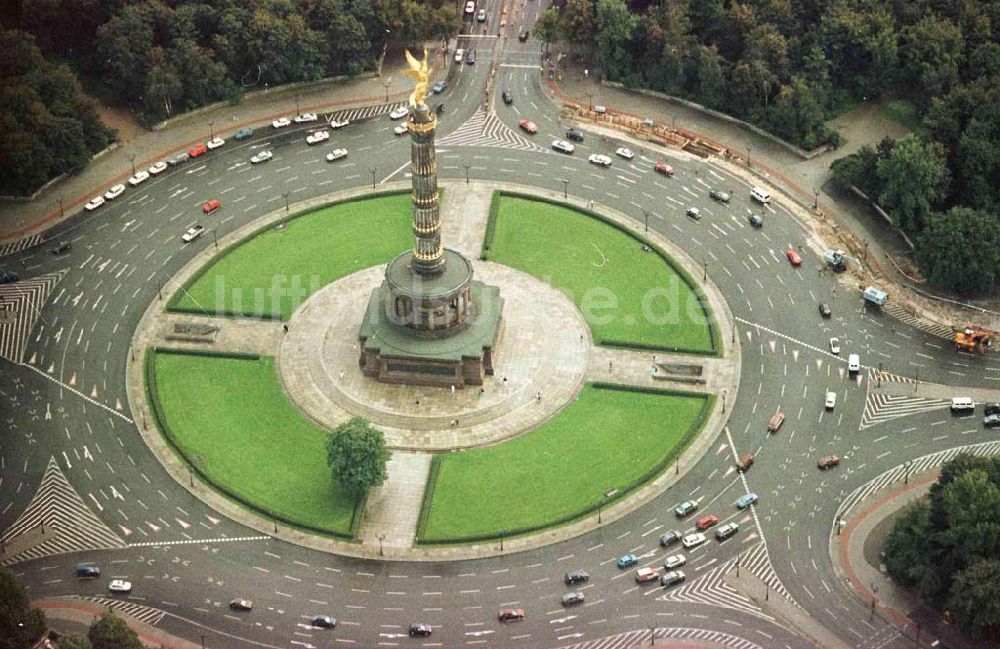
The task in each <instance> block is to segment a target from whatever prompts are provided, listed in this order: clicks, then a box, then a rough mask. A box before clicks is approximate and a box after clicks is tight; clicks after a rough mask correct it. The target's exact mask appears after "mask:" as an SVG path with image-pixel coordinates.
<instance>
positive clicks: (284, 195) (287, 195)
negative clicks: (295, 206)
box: [281, 192, 290, 212]
mask: <svg viewBox="0 0 1000 649" xmlns="http://www.w3.org/2000/svg"><path fill="white" fill-rule="evenodd" d="M289 196H290V194H289V193H288V192H285V193H284V194H282V195H281V197H282V198H284V199H285V211H286V212H287V211H288V197H289Z"/></svg>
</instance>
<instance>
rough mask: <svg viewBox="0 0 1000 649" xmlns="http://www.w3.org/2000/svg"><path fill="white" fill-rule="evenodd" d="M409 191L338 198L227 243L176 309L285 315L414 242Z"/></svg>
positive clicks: (181, 296) (178, 297) (182, 295)
mask: <svg viewBox="0 0 1000 649" xmlns="http://www.w3.org/2000/svg"><path fill="white" fill-rule="evenodd" d="M411 207H412V206H411V204H410V194H409V192H405V193H402V194H395V195H390V196H379V197H374V198H368V199H359V200H353V201H347V202H344V203H337V204H335V205H331V206H329V207H324V208H322V209H319V210H316V211H314V212H309V213H307V214H303V215H302V216H298V217H296V218H293V219H290V220H288V221H285V222H284V224H283V227H282V228H280V229H275V228H273V227H272V228H268V229H267V230H264V231H262V232H260V233H258V234H256V235H255V236H253V237H251V238H249V239H248V240H246V241H243V242H242V243H240V244H238V245H236V246H234V247H233V248H231V249H230V250H228V251H226V252H225V254H223V255H222V256H221V257H220V258H219V259H217V260H216V261H215V262H213V263H212V264H211V265H209V266H208V267H207V268H205V269H204V270H203V271H202V272H201V273H200V274H199V275H197V276H196V277H195V278H194V281H192V282H189V283H188V284H189V285H188V286H186V287H184V288H183V289H181V290H180V291H178V292H177V293H176V294H175V296H174V298H173V299H172V300H171V303H170V305H169V307H168V310H170V311H184V312H193V313H203V312H207V313H208V314H209V315H220V314H226V315H232V316H253V317H269V318H280V319H283V320H287V319H288V318H289V317H290V316H291V314H292V313H293V312H294V311H295V309H296V308H298V307H299V306H300V305H301V304H302V302H303V301H305V299H306V298H308V297H309V296H310V295H312V294H313V293H315V292H316V291H317V290H319V289H320V288H322V287H323V286H325V285H327V284H329V283H330V282H333V281H335V280H337V279H340V278H341V277H344V276H346V275H349V274H351V273H354V272H356V271H359V270H362V269H364V268H368V267H370V266H376V265H378V264H384V263H387V262H388V261H389V260H390V259H392V258H393V257H395V256H396V255H398V254H399V253H401V252H403V251H404V250H407V249H409V248H411V247H413V232H412V229H411V223H410V218H411V217H410V212H411Z"/></svg>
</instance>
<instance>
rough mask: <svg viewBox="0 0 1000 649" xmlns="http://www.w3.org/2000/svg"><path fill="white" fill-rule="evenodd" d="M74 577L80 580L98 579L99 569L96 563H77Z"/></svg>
mask: <svg viewBox="0 0 1000 649" xmlns="http://www.w3.org/2000/svg"><path fill="white" fill-rule="evenodd" d="M76 576H77V577H80V578H81V579H85V578H88V577H100V576H101V567H100V566H98V565H97V564H96V563H78V564H76Z"/></svg>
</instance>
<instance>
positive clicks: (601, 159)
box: [587, 153, 611, 167]
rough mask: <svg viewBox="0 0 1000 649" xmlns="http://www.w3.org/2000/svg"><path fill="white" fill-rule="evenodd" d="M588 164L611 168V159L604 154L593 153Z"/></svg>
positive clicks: (588, 159)
mask: <svg viewBox="0 0 1000 649" xmlns="http://www.w3.org/2000/svg"><path fill="white" fill-rule="evenodd" d="M587 162H589V163H590V164H594V165H598V166H600V167H610V166H611V158H609V157H608V156H606V155H604V154H602V153H591V154H590V157H589V158H587Z"/></svg>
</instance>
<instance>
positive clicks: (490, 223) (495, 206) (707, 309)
mask: <svg viewBox="0 0 1000 649" xmlns="http://www.w3.org/2000/svg"><path fill="white" fill-rule="evenodd" d="M505 197H506V198H520V199H524V200H530V201H537V202H540V203H548V204H550V205H556V206H558V207H562V208H564V209H568V210H572V211H574V212H577V213H579V214H581V215H582V216H586V217H590V218H594V219H597V220H599V221H601V222H602V223H604V224H606V225H609V226H611V227H613V228H615V229H616V230H618V231H619V232H621V233H623V234H625V235H626V236H628V237H631V238H632V239H634V240H635V241H638V242H639V243H640V244H644V245H646V246H649V248H650V249H651V250H652V251H653V252H655V253H656V255H657V256H658V257H659V258H660V259H662V260H663V261H664V262H665V263H666V264H667V265H668V266H669V267H670V269H671V270H673V271H674V272H675V273H677V275H678V276H680V278H681V279H682V280H683V281H684V283H685V284H687V286H688V288H689V289H691V292H692V293H694V296H695V298H696V299H697V300H698V307H699V309H701V312H702V314H703V315H704V316H705V317H706V319H707V320H708V337H709V340H710V341H711V342H710V349H709V350H708V351H706V350H704V349H694V348H690V347H672V346H669V345H651V344H648V343H632V342H626V341H621V340H614V339H600V340H597V341H596V342H597V343H598V344H599V345H605V346H607V347H616V348H621V349H641V350H648V351H662V352H669V353H676V354H691V355H696V356H716V357H721V356H722V349H721V344H720V335H719V325H718V323H717V322H716V321H715V313H714V311H713V310H712V308H711V306H709V304H708V298H706V297H705V294H704V293H703V292H702V290H701V288H700V287H699V286H698V285H697V284H695V282H694V279H692V277H691V275H690V274H689V273H688V272H687V270H686V269H685V268H684V267H683V266H681V265H680V264H678V263H677V261H676V260H675V259H674V258H673V257H671V256H670V255H669V254H667V253H666V251H664V250H662V249H661V248H660V247H659V246H657V245H656V244H655V243H653V242H652V241H650V240H648V239H647V238H646V237H644V236H642V235H640V234H638V233H636V232H633V231H632V230H630V229H628V227H626V226H625V225H624V224H622V223H618V222H617V221H615V220H613V219H611V218H609V217H607V216H605V215H603V214H600V213H598V212H595V211H593V210H588V209H586V208H582V207H577V206H576V205H572V204H570V203H565V202H561V201H559V200H556V199H553V198H549V197H547V196H535V195H532V194H525V193H522V192H516V191H509V190H505V189H498V190H495V191H494V192H493V198H492V199H491V201H490V212H489V216H488V217H487V220H486V234H485V236H484V237H483V249H482V253H481V254H480V259H482V260H484V261H486V260H488V259H489V255H490V252H492V250H493V237H494V235H495V233H496V222H497V219H498V213H499V210H500V200H501V199H502V198H505Z"/></svg>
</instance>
